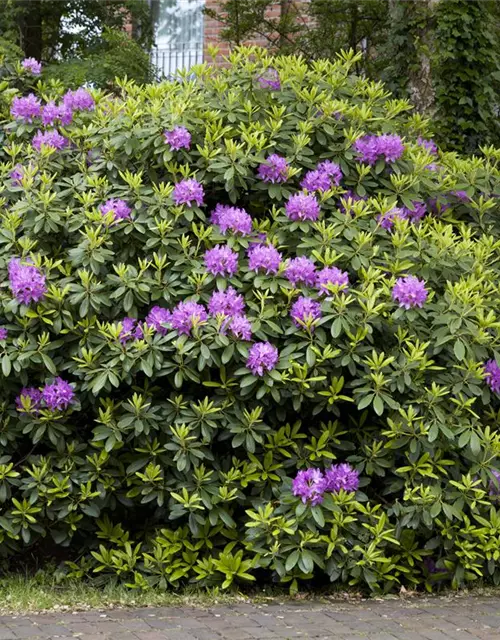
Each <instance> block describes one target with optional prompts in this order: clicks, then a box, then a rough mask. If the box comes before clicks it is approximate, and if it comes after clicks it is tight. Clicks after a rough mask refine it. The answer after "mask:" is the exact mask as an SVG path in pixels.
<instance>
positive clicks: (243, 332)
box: [208, 287, 252, 340]
mask: <svg viewBox="0 0 500 640" xmlns="http://www.w3.org/2000/svg"><path fill="white" fill-rule="evenodd" d="M208 312H209V314H210V315H211V316H216V315H223V316H226V320H225V321H224V322H223V324H222V326H221V333H223V334H225V333H226V331H227V330H228V329H229V331H231V333H232V334H233V336H234V337H235V338H239V339H241V340H250V339H251V338H252V325H251V322H250V320H249V319H248V318H247V317H246V316H245V302H244V300H243V296H242V295H240V294H239V293H237V292H236V290H235V289H234V288H233V287H228V288H227V289H226V290H225V291H214V292H213V293H212V295H211V296H210V300H209V301H208Z"/></svg>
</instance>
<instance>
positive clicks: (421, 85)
mask: <svg viewBox="0 0 500 640" xmlns="http://www.w3.org/2000/svg"><path fill="white" fill-rule="evenodd" d="M439 1H440V0H389V11H390V15H391V20H403V21H404V24H407V25H408V37H409V38H411V40H412V42H411V43H410V44H411V48H412V49H413V52H414V60H409V61H408V84H407V87H408V93H409V97H410V99H411V101H412V103H413V104H414V105H415V108H416V110H417V111H418V112H419V113H423V114H426V115H429V116H430V115H432V114H433V112H434V108H435V93H434V84H433V77H432V54H433V50H434V46H435V40H434V12H435V8H436V5H437V4H438V3H439Z"/></svg>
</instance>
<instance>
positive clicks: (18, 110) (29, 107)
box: [10, 93, 42, 122]
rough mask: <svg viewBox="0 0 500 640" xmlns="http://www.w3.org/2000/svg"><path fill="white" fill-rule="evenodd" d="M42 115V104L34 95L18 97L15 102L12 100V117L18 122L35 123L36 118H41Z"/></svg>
mask: <svg viewBox="0 0 500 640" xmlns="http://www.w3.org/2000/svg"><path fill="white" fill-rule="evenodd" d="M41 113H42V103H41V102H40V100H39V99H38V98H37V97H36V96H35V94H33V93H30V94H29V95H28V96H24V97H19V96H16V97H15V98H14V100H12V104H11V106H10V115H11V116H12V117H13V118H15V119H16V120H24V121H25V122H33V120H34V118H38V117H40V114H41Z"/></svg>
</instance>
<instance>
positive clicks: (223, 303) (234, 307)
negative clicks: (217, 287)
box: [208, 287, 245, 316]
mask: <svg viewBox="0 0 500 640" xmlns="http://www.w3.org/2000/svg"><path fill="white" fill-rule="evenodd" d="M244 311H245V302H244V300H243V296H242V295H240V294H239V293H237V292H236V289H234V287H228V288H227V289H226V290H225V291H214V292H213V293H212V295H211V296H210V300H209V301H208V312H209V313H210V315H211V316H216V315H217V314H218V313H220V314H223V315H225V316H237V315H241V314H243V313H244Z"/></svg>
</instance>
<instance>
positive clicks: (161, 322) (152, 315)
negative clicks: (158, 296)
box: [146, 306, 172, 336]
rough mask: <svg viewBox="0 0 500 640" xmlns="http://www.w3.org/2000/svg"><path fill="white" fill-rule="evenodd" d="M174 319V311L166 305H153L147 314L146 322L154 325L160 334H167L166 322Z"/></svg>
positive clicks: (168, 322) (150, 325)
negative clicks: (166, 307) (165, 306)
mask: <svg viewBox="0 0 500 640" xmlns="http://www.w3.org/2000/svg"><path fill="white" fill-rule="evenodd" d="M171 320H172V313H171V312H170V311H169V310H168V309H165V308H164V307H158V306H156V307H153V308H152V309H151V311H150V312H149V313H148V315H147V316H146V324H147V325H148V327H152V328H153V329H154V330H155V331H157V332H158V333H159V334H160V335H162V336H165V335H167V332H168V328H167V327H166V326H165V325H166V324H170V322H171Z"/></svg>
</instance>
